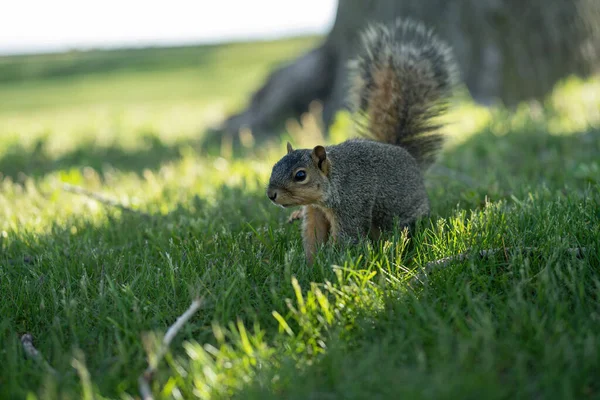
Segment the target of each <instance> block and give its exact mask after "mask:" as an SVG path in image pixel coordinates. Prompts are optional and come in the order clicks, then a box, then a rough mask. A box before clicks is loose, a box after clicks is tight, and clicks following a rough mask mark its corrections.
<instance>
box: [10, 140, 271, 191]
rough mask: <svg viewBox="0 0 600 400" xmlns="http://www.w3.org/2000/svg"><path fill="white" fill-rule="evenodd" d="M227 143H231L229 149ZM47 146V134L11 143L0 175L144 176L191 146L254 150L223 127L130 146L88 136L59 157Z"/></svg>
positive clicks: (235, 153)
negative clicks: (90, 172) (88, 172)
mask: <svg viewBox="0 0 600 400" xmlns="http://www.w3.org/2000/svg"><path fill="white" fill-rule="evenodd" d="M224 137H225V138H224ZM270 140H272V138H269V137H259V138H258V139H255V148H258V147H260V146H261V145H262V144H264V143H267V142H269V141H270ZM224 144H225V145H226V146H228V148H226V149H225V150H224V149H223V147H224ZM47 146H48V139H47V138H40V139H38V140H37V142H36V143H35V144H34V145H33V146H32V148H31V149H28V148H25V146H23V145H22V144H20V143H13V144H10V145H9V146H8V148H7V149H6V150H5V152H4V154H3V155H2V156H1V157H0V177H2V176H4V177H10V178H11V179H12V180H13V181H16V182H18V181H21V180H22V179H23V178H24V177H32V178H43V177H44V176H46V175H48V174H51V173H53V172H56V171H61V170H66V171H68V170H70V169H81V168H86V167H87V168H92V169H94V170H96V172H98V173H99V174H100V175H101V176H102V175H103V173H104V172H105V169H107V168H109V169H111V170H115V169H116V170H119V171H122V172H134V173H136V174H138V175H140V176H141V175H142V173H143V171H144V170H146V169H148V170H151V171H156V170H158V169H159V168H160V167H161V166H162V165H164V164H166V163H169V162H176V161H177V160H180V159H181V158H182V157H183V152H185V151H187V150H190V149H191V150H192V151H193V152H195V153H197V154H201V155H210V156H217V155H221V154H223V153H224V152H229V153H230V156H232V157H248V156H250V155H252V154H254V149H253V148H248V147H244V146H243V145H242V144H241V142H240V140H239V135H236V136H234V135H228V134H226V133H224V132H222V131H219V130H206V131H205V132H201V133H199V134H198V136H197V137H195V138H191V139H184V140H179V141H176V142H174V143H169V144H167V143H165V142H163V141H162V140H161V139H160V138H159V137H158V136H157V135H156V134H154V133H151V132H149V133H147V134H145V135H143V136H142V143H141V144H140V145H138V146H137V148H135V149H127V148H124V147H122V146H120V145H117V144H113V145H109V146H104V145H103V146H100V145H98V144H96V143H95V142H94V141H93V140H88V141H85V142H83V143H81V144H79V145H78V146H77V148H76V149H74V150H72V151H69V152H67V153H64V154H62V155H60V156H58V157H52V156H51V155H49V152H48V150H47Z"/></svg>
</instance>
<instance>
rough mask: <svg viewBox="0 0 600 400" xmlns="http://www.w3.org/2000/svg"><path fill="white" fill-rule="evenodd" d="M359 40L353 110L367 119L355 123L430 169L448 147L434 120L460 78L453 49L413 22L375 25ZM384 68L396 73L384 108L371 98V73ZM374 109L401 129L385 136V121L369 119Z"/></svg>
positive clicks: (391, 129)
mask: <svg viewBox="0 0 600 400" xmlns="http://www.w3.org/2000/svg"><path fill="white" fill-rule="evenodd" d="M361 38H362V44H363V50H362V52H360V53H359V55H358V57H357V59H356V60H355V61H354V62H353V63H352V64H351V81H352V83H353V88H352V106H351V107H352V111H353V112H354V115H355V116H358V117H359V118H360V117H362V119H363V121H362V122H361V121H359V120H358V119H357V126H359V127H360V128H362V129H361V133H362V134H363V136H366V137H369V138H373V139H375V140H378V141H382V142H386V143H389V144H395V145H398V146H402V147H404V148H405V149H406V150H408V152H409V153H410V154H411V155H412V156H413V157H414V158H415V159H416V160H417V161H418V162H419V164H420V165H421V167H422V169H427V168H428V167H429V166H430V165H431V164H433V163H434V162H435V160H436V157H437V154H438V153H439V151H440V149H441V147H442V146H443V143H444V137H443V136H442V135H441V134H440V133H439V132H438V130H439V128H440V126H439V124H437V123H436V122H435V119H436V117H438V116H439V115H441V114H443V113H444V112H445V111H446V109H447V100H448V98H449V97H450V96H451V94H452V91H453V89H454V88H455V86H456V84H457V82H458V80H459V79H458V78H459V72H458V66H457V64H456V62H455V60H454V56H453V53H452V49H451V48H450V47H449V46H448V45H447V44H446V43H445V42H444V41H442V40H440V39H439V38H438V37H437V36H436V34H435V33H434V32H433V30H431V29H429V28H427V27H425V25H423V24H421V23H420V22H417V21H413V20H410V19H397V20H396V21H395V23H393V24H390V25H383V24H372V25H370V26H369V27H368V28H367V29H366V30H365V31H364V32H363V34H362V35H361ZM385 68H389V69H390V70H393V71H394V72H395V74H394V75H395V79H394V81H395V82H390V84H392V85H396V88H397V90H396V91H395V95H394V98H393V100H392V101H391V102H389V103H387V102H386V103H385V104H382V103H381V102H378V101H377V99H374V98H373V94H374V92H375V91H376V89H377V84H376V82H375V81H374V76H373V74H374V73H375V72H376V71H378V70H382V69H385ZM373 107H378V108H379V109H380V110H383V114H384V115H385V114H387V115H389V117H391V119H393V120H397V125H395V126H394V127H388V128H389V129H385V132H383V131H382V129H380V128H379V127H380V126H381V125H382V124H383V123H382V121H373V120H369V116H368V112H369V110H370V109H372V108H373ZM380 114H381V113H380ZM364 117H366V122H365V121H364V119H365V118H364Z"/></svg>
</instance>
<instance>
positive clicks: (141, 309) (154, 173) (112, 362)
mask: <svg viewBox="0 0 600 400" xmlns="http://www.w3.org/2000/svg"><path fill="white" fill-rule="evenodd" d="M312 44H314V39H310V40H305V41H303V40H295V41H283V42H274V43H267V44H245V45H235V46H224V47H214V48H210V49H202V48H198V49H196V50H197V51H198V59H199V60H200V55H202V57H205V56H206V54H208V53H210V54H212V56H211V57H208V56H206V58H204V59H203V61H202V62H199V63H198V65H196V66H193V65H189V63H188V61H187V60H190V59H194V57H196V56H195V55H194V50H193V49H192V50H190V49H188V50H186V52H185V54H186V55H185V57H187V58H185V60H183V61H182V60H170V61H168V62H167V61H164V63H163V62H162V61H160V60H162V58H160V57H158V55H161V57H162V54H175V53H169V52H168V51H166V50H160V51H159V50H156V51H157V53H156V54H155V55H152V54H146V55H145V56H144V57H145V59H151V60H158V61H156V63H155V64H152V63H150V62H148V63H147V64H144V65H145V66H144V68H141V67H140V69H141V70H135V71H134V70H126V69H122V70H121V69H116V70H112V71H104V72H103V70H102V68H100V67H98V70H94V71H88V70H87V69H85V68H83V67H82V69H83V70H84V71H85V73H81V74H79V75H75V76H59V75H57V74H54V75H52V74H51V73H50V72H47V71H46V72H44V69H43V68H42V69H41V72H39V71H38V72H37V75H35V76H30V77H28V78H27V79H24V78H23V79H22V80H20V81H14V80H13V81H11V82H6V83H2V84H1V86H0V171H1V173H2V176H3V178H2V180H1V181H0V185H1V188H0V293H1V296H0V343H2V346H0V365H2V367H1V368H0V397H1V398H26V397H27V396H29V398H40V399H52V398H61V399H78V398H86V397H85V396H87V395H88V394H89V393H92V394H93V397H94V398H135V397H136V396H139V394H138V385H137V378H138V376H139V375H140V374H141V373H142V371H143V370H144V369H145V368H146V365H147V352H148V351H149V352H150V354H153V352H154V350H155V347H154V345H153V343H154V342H153V341H152V338H153V337H155V336H156V337H160V336H161V335H162V334H164V332H165V331H166V329H167V328H168V327H169V326H170V325H171V324H172V323H173V322H174V321H175V320H176V318H177V317H178V316H179V315H180V314H181V313H183V312H184V311H185V310H186V309H187V307H188V306H189V304H190V303H191V301H192V299H193V298H195V297H196V296H202V297H204V299H205V303H204V306H203V308H202V309H201V310H200V311H199V312H198V313H197V314H196V315H195V316H194V317H193V318H192V320H191V321H190V322H188V323H187V324H186V325H185V326H184V328H183V329H182V330H181V331H180V332H179V334H178V336H177V337H176V339H175V341H174V342H173V344H172V346H171V352H170V353H169V354H167V356H166V358H165V359H164V360H163V361H162V362H161V364H160V368H159V371H158V373H157V375H156V377H155V380H154V384H153V390H154V391H155V394H156V396H157V398H176V399H177V398H194V397H200V398H231V397H237V398H243V399H263V398H298V399H306V398H318V399H333V398H344V399H353V398H355V399H366V398H371V397H374V398H390V399H396V398H401V397H402V396H405V397H408V398H423V399H425V398H431V399H440V398H453V399H454V398H464V399H470V398H473V399H474V398H498V399H500V398H502V399H504V398H528V399H529V398H542V399H558V398H560V399H563V398H590V399H592V398H600V384H599V383H598V379H597V378H598V376H599V375H600V255H599V251H598V249H599V248H600V206H599V204H600V161H599V160H600V127H599V126H600V116H599V111H598V110H600V97H599V95H598V93H600V81H598V80H591V81H587V82H580V81H578V80H570V81H568V82H566V83H564V84H562V85H561V86H559V87H558V88H557V91H556V93H555V94H554V95H553V96H552V97H551V98H549V99H548V101H547V102H545V103H544V104H543V107H540V106H535V105H523V106H522V107H520V108H519V109H518V110H516V111H515V112H508V111H506V110H502V109H493V110H486V109H482V108H479V107H475V106H473V105H472V104H470V103H468V102H465V103H463V104H461V105H460V107H458V108H457V109H455V110H454V111H453V112H452V114H451V115H450V116H449V119H450V120H451V121H452V122H454V123H453V124H452V125H451V126H450V127H449V128H448V134H449V136H450V138H451V140H450V141H449V144H448V147H447V148H446V150H445V151H444V153H443V156H442V158H441V160H440V163H439V165H438V166H437V167H436V168H434V169H432V170H431V171H430V173H429V174H428V176H427V178H428V181H427V185H428V188H429V193H430V196H431V200H432V208H433V212H432V216H431V218H428V219H425V220H423V221H422V223H421V224H420V226H419V229H418V230H417V231H416V234H415V236H414V237H413V238H412V239H411V240H407V239H406V238H405V236H404V235H403V233H402V232H401V231H398V230H396V231H394V232H392V233H390V234H389V236H387V237H386V238H385V239H384V240H382V241H381V242H376V243H370V242H363V243H361V244H360V245H358V246H356V247H354V248H350V249H340V248H329V249H325V250H323V251H322V252H321V253H320V254H319V256H318V260H317V264H316V266H315V267H314V268H309V267H307V266H306V265H305V263H304V261H303V257H302V249H301V239H300V235H299V231H298V226H292V225H288V224H286V223H285V220H286V218H287V212H286V211H284V210H281V209H279V208H276V207H274V206H272V205H271V204H270V203H269V201H268V199H266V196H265V195H264V192H263V188H264V184H265V183H266V181H267V179H268V176H269V172H270V168H271V165H272V163H273V162H274V161H275V160H276V159H277V158H279V157H280V156H281V155H282V154H283V149H284V145H283V143H284V142H283V140H284V139H286V137H285V135H284V136H282V138H276V139H275V140H274V141H273V142H272V143H267V144H264V145H260V146H258V147H256V148H251V149H247V150H246V152H245V153H244V154H245V155H243V156H240V157H238V158H229V157H224V156H220V155H209V154H207V153H205V152H204V151H203V150H201V147H200V146H199V142H200V139H201V137H202V134H203V131H204V129H206V128H207V127H208V126H210V124H212V123H214V122H216V121H218V120H219V118H221V117H222V115H224V114H225V113H226V112H227V111H228V110H232V109H234V108H235V107H239V106H241V105H242V104H243V103H244V101H245V100H246V99H247V96H248V94H249V93H251V91H252V89H254V88H256V87H257V86H258V85H259V84H260V82H261V80H262V79H264V77H265V76H266V74H267V73H268V70H269V68H271V67H272V66H273V65H275V64H276V63H278V62H281V61H284V60H285V59H287V58H289V57H292V56H293V55H295V54H298V53H299V52H301V51H303V50H305V49H307V48H309V47H310V46H311V45H312ZM147 51H148V52H152V51H153V50H147ZM162 52H165V53H162ZM177 54H179V53H177ZM216 54H218V56H217V55H216ZM92 56H94V57H98V58H97V60H99V61H98V63H99V65H103V64H102V62H101V61H102V56H103V55H102V53H98V54H92V55H89V57H92ZM44 57H46V56H44ZM44 57H41V58H40V59H39V60H38V62H40V63H43V62H46V61H44ZM181 58H182V59H183V58H184V56H183V55H181ZM17 61H18V60H17ZM17 61H14V60H13V61H11V62H17ZM76 61H77V60H75V61H73V62H75V63H76ZM84 61H85V60H84ZM26 62H27V63H30V62H33V61H32V60H31V59H30V60H27V61H26ZM107 62H108V61H107ZM165 63H166V64H165ZM83 64H84V65H88V64H85V63H83ZM48 65H52V63H51V62H49V64H48ZM91 72H93V73H91ZM347 128H348V119H347V116H346V115H343V114H341V115H340V117H339V119H338V121H337V123H336V125H335V126H334V130H333V135H332V138H331V140H332V141H339V140H342V139H343V138H344V137H346V136H347V135H348V129H347ZM307 129H308V128H306V129H305V131H303V133H304V134H305V139H304V141H305V142H306V143H307V145H309V144H314V143H313V142H311V140H313V139H311V138H312V137H313V136H310V135H309V134H310V133H311V132H309V131H308V130H307ZM292 133H293V132H292ZM282 134H283V132H282ZM296 134H297V133H296ZM62 182H67V183H71V184H75V185H80V186H83V187H85V188H86V189H88V190H91V191H94V192H98V193H102V194H105V195H108V196H112V197H113V198H114V199H116V200H117V201H119V202H120V203H122V204H123V205H126V206H128V207H130V208H131V209H134V210H138V211H143V212H145V213H147V214H149V215H150V216H145V215H144V214H141V213H136V212H126V211H122V210H120V209H118V208H114V207H108V206H105V205H103V204H101V203H98V202H96V201H95V200H91V199H89V198H87V197H84V196H79V195H75V194H71V193H67V192H65V191H63V190H62V189H61V183H62ZM503 247H506V248H511V249H513V250H510V249H509V250H507V251H506V253H504V252H502V253H499V254H497V255H496V256H494V257H490V258H488V259H478V258H477V257H473V258H471V259H469V260H466V261H462V262H455V263H452V264H451V265H448V266H446V267H445V268H443V269H439V270H435V271H432V272H430V273H429V275H428V279H427V280H421V281H416V280H414V279H413V277H414V276H415V274H416V273H418V272H419V271H420V269H421V268H423V266H424V265H425V264H426V263H427V262H428V261H432V260H436V259H439V258H442V257H445V256H450V255H453V254H458V253H462V252H465V251H470V252H471V253H472V254H475V253H476V252H477V251H479V250H483V249H493V248H503ZM524 247H536V248H538V251H537V252H535V253H533V254H530V253H525V252H519V251H518V250H514V249H515V248H517V249H518V248H524ZM575 247H580V248H585V249H586V250H587V251H586V253H585V255H584V256H583V257H579V258H577V257H575V256H573V255H571V254H569V253H568V252H567V251H566V249H569V248H575ZM25 332H30V333H31V334H32V335H33V336H34V338H35V346H36V347H37V349H39V350H40V352H41V353H42V354H43V355H44V357H45V358H46V360H47V361H48V362H49V363H50V364H51V365H52V367H53V368H55V369H56V370H57V371H58V374H57V375H50V374H47V373H45V371H44V369H43V367H41V366H40V365H38V364H37V363H36V362H34V361H32V360H30V359H28V358H27V357H26V356H25V354H24V352H23V350H22V346H21V344H20V342H19V337H20V335H21V334H23V333H25ZM148 332H151V333H153V335H155V336H153V335H147V333H148ZM88 376H89V378H88ZM88 398H89V397H88Z"/></svg>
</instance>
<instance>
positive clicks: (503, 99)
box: [0, 0, 600, 179]
mask: <svg viewBox="0 0 600 400" xmlns="http://www.w3.org/2000/svg"><path fill="white" fill-rule="evenodd" d="M599 4H600V2H598V1H596V0H577V1H569V2H566V1H561V0H552V1H545V0H544V1H543V0H534V1H531V2H528V3H527V6H525V5H523V3H522V2H519V1H516V0H502V1H491V0H490V1H487V0H486V1H479V0H469V1H445V0H444V1H442V0H424V1H420V0H419V1H417V0H411V1H409V0H407V1H402V2H397V1H393V0H375V1H369V2H365V1H359V0H339V1H337V0H307V1H303V2H281V1H276V0H256V1H252V2H245V1H240V0H227V1H220V2H198V1H184V0H174V1H171V2H168V3H152V4H150V3H149V2H141V1H137V0H133V1H127V2H117V1H114V0H109V1H105V2H86V3H82V2H75V1H67V0H58V1H54V2H52V3H47V2H42V1H32V0H29V1H21V2H8V3H6V4H4V5H3V10H2V20H1V23H0V173H2V174H3V175H4V176H8V177H10V178H11V179H24V177H26V176H36V175H37V176H43V175H45V174H48V173H50V172H52V171H57V170H65V169H66V170H68V169H71V168H79V167H81V166H91V167H92V168H95V169H98V170H100V169H102V168H104V166H106V165H110V166H111V167H113V168H116V169H126V170H134V171H141V170H142V169H144V168H156V167H157V166H159V165H161V163H162V162H165V161H168V160H171V159H173V158H178V157H180V156H181V153H182V151H183V150H182V149H194V151H198V152H200V151H201V150H200V149H201V142H202V143H203V141H206V142H207V143H216V144H217V145H218V146H217V147H218V149H219V150H218V151H220V152H221V155H223V156H225V157H226V158H227V156H229V155H231V154H232V153H231V149H230V150H227V149H228V148H234V147H235V146H236V145H238V144H241V145H243V147H246V148H251V147H252V146H254V145H255V144H256V142H257V140H259V139H262V138H276V137H277V138H278V137H279V136H280V135H281V134H282V133H293V132H292V131H295V132H296V138H297V140H298V141H300V140H301V139H303V138H306V137H308V136H307V135H309V134H310V133H315V132H316V131H318V132H317V133H318V134H319V135H321V136H323V135H325V136H327V134H328V133H330V132H331V131H332V129H330V128H331V127H332V126H333V124H334V123H335V121H336V118H337V117H338V116H339V115H340V113H339V111H342V110H343V109H344V106H345V104H344V99H345V98H346V89H347V85H346V82H347V79H346V78H347V76H346V65H347V61H348V60H349V59H351V58H352V57H353V56H354V55H355V54H356V50H357V45H358V37H359V33H360V32H361V30H362V29H363V28H364V27H365V25H366V24H367V23H369V22H372V21H381V22H389V21H391V20H393V19H395V18H397V17H398V16H405V17H406V16H409V17H413V18H416V19H420V20H422V21H424V22H425V23H427V24H428V25H429V26H431V27H433V28H435V29H436V30H437V31H438V32H439V33H440V34H441V35H442V36H443V37H444V38H446V40H448V41H449V42H450V44H451V45H452V46H453V47H454V50H455V53H456V56H457V59H458V61H459V64H460V67H461V74H462V77H463V81H464V82H465V89H466V90H465V94H466V96H465V97H464V101H465V102H466V103H465V104H467V103H469V102H470V101H471V100H473V101H474V103H473V104H477V105H478V106H484V107H490V106H493V107H505V108H506V109H507V110H508V111H511V110H515V109H517V108H518V107H519V105H520V104H529V105H531V104H534V103H536V104H538V107H542V108H544V109H547V104H545V103H544V102H546V101H547V99H548V96H551V95H552V93H554V90H555V87H556V85H557V84H560V83H565V82H573V79H576V80H577V79H580V80H581V79H583V80H589V79H594V76H597V75H596V74H597V72H598V66H599V65H600V63H599V62H598V60H599V59H600V51H599V47H600V44H599V42H600V40H598V38H599V37H600V33H599V29H600V28H599V26H600V23H599V21H600V18H599V17H598V16H599V15H600V11H599V8H600V5H599ZM577 82H580V81H577ZM586 82H588V81H586ZM591 82H595V81H591ZM586 88H587V89H586ZM595 89H597V87H596V86H593V85H592V86H590V85H589V84H586V86H585V88H584V89H582V90H583V92H582V93H581V95H580V96H579V98H581V96H584V97H585V96H587V95H586V93H588V92H589V93H592V92H595ZM561 104H562V103H561ZM576 104H577V106H576ZM586 104H587V103H586ZM596 105H597V103H595V102H592V103H591V105H585V104H580V103H577V102H572V101H569V102H566V103H565V104H564V105H563V106H565V107H572V108H574V109H576V110H575V113H580V114H584V115H585V118H586V121H587V119H589V118H592V119H594V118H597V117H596V115H597V111H595V108H596ZM581 107H583V108H584V110H583V111H581V110H580V108H581ZM307 115H308V116H311V117H314V118H312V119H310V118H308V119H307V118H306V116H307ZM470 115H471V118H470V119H471V120H476V119H477V118H476V117H475V114H470ZM574 115H575V114H574ZM577 118H579V117H575V116H572V117H571V119H572V120H577ZM290 121H291V122H290ZM586 123H587V122H586ZM580 125H581V124H580ZM577 127H578V129H585V126H583V125H581V126H579V125H577ZM209 138H210V139H211V140H212V139H215V140H214V141H212V142H210V141H209V140H205V139H209ZM19 176H21V178H19Z"/></svg>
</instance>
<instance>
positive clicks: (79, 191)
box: [62, 183, 150, 217]
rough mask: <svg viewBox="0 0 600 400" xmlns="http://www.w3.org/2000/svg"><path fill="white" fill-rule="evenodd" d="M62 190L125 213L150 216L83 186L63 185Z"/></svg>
mask: <svg viewBox="0 0 600 400" xmlns="http://www.w3.org/2000/svg"><path fill="white" fill-rule="evenodd" d="M62 189H63V190H64V191H65V192H69V193H74V194H78V195H81V196H85V197H89V198H91V199H94V200H96V201H98V202H100V203H102V204H104V205H107V206H110V207H116V208H119V209H121V210H123V211H127V212H130V213H133V214H138V215H142V216H144V217H149V216H150V215H149V214H147V213H145V212H143V211H140V210H134V209H133V208H130V207H127V206H126V205H124V204H121V203H119V202H118V201H116V200H113V199H111V198H109V197H107V196H105V195H103V194H100V193H96V192H92V191H90V190H87V189H85V188H82V187H81V186H75V185H71V184H68V183H63V185H62Z"/></svg>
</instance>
